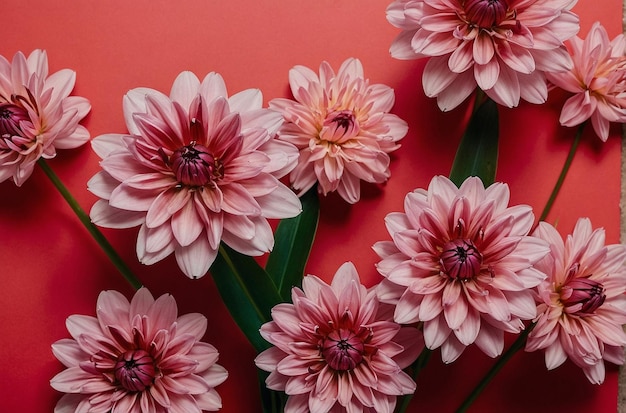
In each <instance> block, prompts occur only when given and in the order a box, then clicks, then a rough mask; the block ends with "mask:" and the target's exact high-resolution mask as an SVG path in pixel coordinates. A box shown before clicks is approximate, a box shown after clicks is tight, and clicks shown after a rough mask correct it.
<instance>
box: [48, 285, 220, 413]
mask: <svg viewBox="0 0 626 413" xmlns="http://www.w3.org/2000/svg"><path fill="white" fill-rule="evenodd" d="M96 312H97V315H96V317H91V316H85V315H72V316H70V317H68V319H67V323H66V325H67V329H68V331H69V332H70V334H71V336H72V337H73V338H72V339H69V338H68V339H61V340H59V341H57V342H56V343H54V344H53V345H52V350H53V352H54V355H55V356H56V357H57V358H58V359H59V361H61V363H63V364H64V365H65V366H66V367H67V369H66V370H64V371H62V372H61V373H59V374H57V375H56V376H55V377H54V378H53V379H52V380H51V381H50V383H51V385H52V387H53V388H55V389H56V390H58V391H61V392H64V393H68V394H66V395H64V396H63V397H62V398H61V400H59V402H58V403H57V406H56V408H55V409H54V412H55V413H73V412H76V413H89V412H92V413H95V412H102V413H108V412H111V413H168V412H172V413H173V412H181V413H182V412H184V413H200V412H201V411H205V410H207V411H215V410H219V408H220V407H221V405H222V402H221V399H220V396H219V395H218V394H217V392H216V391H215V387H216V386H217V385H219V384H221V383H222V382H223V381H224V380H226V377H227V373H226V370H225V369H224V368H223V367H222V366H220V365H219V364H216V361H217V359H218V353H217V350H216V349H215V348H214V347H213V346H212V345H210V344H207V343H203V342H200V341H199V340H200V339H201V338H202V336H203V335H204V333H205V331H206V328H207V320H206V318H205V317H204V316H203V315H201V314H198V313H190V314H185V315H183V316H180V317H178V309H177V307H176V301H175V300H174V298H173V297H172V296H171V295H168V294H164V295H162V296H161V297H159V298H158V299H157V300H154V298H153V297H152V295H151V294H150V292H149V291H148V290H147V289H145V288H141V289H140V290H139V291H137V293H135V296H134V297H133V299H132V301H131V302H130V303H129V302H128V300H127V299H126V298H125V297H124V296H123V295H122V294H120V293H119V292H117V291H103V292H101V293H100V296H99V297H98V303H97V307H96Z"/></svg>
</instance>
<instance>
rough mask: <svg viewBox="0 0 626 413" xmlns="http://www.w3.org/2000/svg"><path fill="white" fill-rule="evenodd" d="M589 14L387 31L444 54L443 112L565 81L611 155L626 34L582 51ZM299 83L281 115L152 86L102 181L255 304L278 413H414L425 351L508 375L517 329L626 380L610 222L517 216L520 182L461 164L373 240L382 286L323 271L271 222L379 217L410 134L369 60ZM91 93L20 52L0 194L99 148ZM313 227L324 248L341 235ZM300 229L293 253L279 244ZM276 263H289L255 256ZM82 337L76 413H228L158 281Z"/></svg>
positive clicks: (4, 104) (402, 52) (460, 9)
mask: <svg viewBox="0 0 626 413" xmlns="http://www.w3.org/2000/svg"><path fill="white" fill-rule="evenodd" d="M572 6H573V1H571V0H465V1H461V0H395V1H393V2H392V4H391V5H389V7H388V9H387V17H388V20H389V21H390V22H391V23H392V24H393V25H394V26H396V27H398V28H400V29H401V30H402V32H401V33H400V34H399V35H398V37H397V38H396V39H395V41H394V42H393V44H392V46H391V54H392V56H393V57H396V58H399V59H413V58H421V57H426V58H428V62H427V63H426V66H425V69H424V73H423V87H424V90H425V92H426V95H428V96H429V97H436V98H437V103H438V105H439V107H440V108H441V109H442V110H451V109H453V108H455V107H457V106H458V105H460V104H461V103H462V102H463V101H464V100H465V99H466V98H468V97H469V96H470V94H472V93H473V92H474V91H476V92H477V93H476V100H475V102H476V106H475V107H476V110H475V111H474V112H473V114H472V116H474V115H475V114H476V113H477V112H479V113H480V111H481V110H483V108H484V107H485V103H484V102H485V101H486V102H487V103H493V102H495V103H497V104H500V105H504V106H507V107H514V106H517V105H518V104H519V101H520V99H523V100H526V101H528V102H531V103H536V104H539V103H543V102H545V100H546V98H547V94H548V90H549V89H550V87H552V86H554V87H560V88H562V89H564V90H565V91H567V92H570V93H573V94H574V95H573V96H572V97H569V99H568V100H567V101H566V102H565V105H564V107H563V110H562V113H561V117H560V122H561V124H562V125H563V126H579V125H580V127H581V128H582V125H584V123H586V122H587V121H589V122H590V123H591V124H592V126H593V128H594V131H595V133H596V134H597V135H598V136H599V137H600V138H601V139H602V140H603V141H606V140H607V138H608V135H609V125H610V123H611V122H620V123H626V100H625V99H626V98H625V96H626V56H625V52H626V38H625V37H624V36H623V35H620V36H617V37H616V38H615V39H613V40H609V37H608V35H607V32H606V31H605V29H604V28H603V27H602V26H601V25H600V24H599V23H598V24H595V25H593V27H592V28H591V31H590V32H589V35H588V37H587V38H586V39H581V38H579V37H575V35H576V34H577V32H578V27H579V26H578V17H577V16H576V15H575V14H574V13H573V12H572V11H571V10H570V9H571V8H572ZM568 47H569V49H568ZM289 85H290V87H291V92H292V95H293V96H292V97H293V99H288V98H275V99H271V100H270V102H269V105H268V106H269V107H263V95H262V93H261V92H260V91H259V90H256V89H248V90H244V91H241V92H239V93H236V94H234V95H229V94H228V93H227V89H226V85H225V82H224V80H223V78H222V77H221V76H220V75H219V74H217V73H209V74H208V75H206V77H204V79H202V80H200V79H199V78H198V77H197V76H196V75H195V74H193V73H191V72H188V71H185V72H182V73H181V74H180V75H179V76H178V77H177V78H176V79H175V81H174V83H173V85H172V88H171V91H170V93H169V95H166V94H164V93H162V92H160V91H157V90H154V89H151V88H146V87H141V88H136V89H132V90H131V91H129V92H128V93H127V94H126V95H125V96H124V99H123V113H124V117H125V122H126V127H127V129H128V131H127V133H123V134H117V133H110V134H104V135H100V136H98V137H96V138H94V139H93V140H92V141H91V144H92V148H93V150H94V151H95V153H96V154H97V155H98V156H99V157H100V158H101V162H100V166H101V169H102V170H101V171H99V172H98V173H97V174H96V175H95V176H93V177H92V178H91V179H90V180H89V182H88V190H89V191H91V192H92V193H93V194H95V195H96V196H97V197H98V198H99V199H98V200H97V201H96V203H95V204H94V205H93V207H92V209H91V211H90V218H91V220H92V221H93V223H94V224H95V225H98V226H102V227H107V228H132V227H139V231H138V236H137V243H136V253H137V257H138V259H139V261H140V262H141V263H143V264H147V265H151V264H155V263H157V262H159V261H161V260H163V259H165V258H166V257H168V256H170V255H171V254H174V257H175V259H176V262H177V264H178V266H179V268H180V270H181V271H182V272H183V273H184V274H185V275H186V276H187V277H190V278H194V279H195V278H199V277H202V276H204V275H205V274H207V273H209V272H210V273H211V275H212V276H213V277H214V278H215V280H216V283H215V285H216V286H217V288H218V289H221V288H226V289H228V288H231V289H233V290H236V291H230V292H229V293H230V294H231V295H227V296H228V297H231V298H233V300H232V302H227V303H226V304H227V306H230V308H231V309H232V308H235V307H236V308H237V310H238V311H234V312H233V313H236V314H234V315H233V317H234V318H236V321H238V322H239V320H242V319H243V322H241V323H240V326H242V330H244V333H245V334H246V335H247V336H248V338H250V336H251V335H256V336H258V341H255V340H250V341H251V343H252V345H253V346H255V350H258V353H259V354H258V356H257V357H256V359H255V364H256V367H258V368H259V369H261V370H263V371H265V372H267V373H268V374H267V379H266V380H265V386H266V389H269V390H273V391H278V392H282V393H284V394H285V395H286V396H287V397H286V402H285V403H284V406H282V405H281V406H279V407H277V408H284V411H285V412H315V413H318V412H319V413H327V412H342V411H347V412H368V413H374V412H388V413H391V412H393V411H394V410H395V409H396V406H397V404H398V403H397V401H398V398H399V397H400V396H404V395H410V394H412V393H414V392H415V391H416V388H417V386H416V383H415V380H414V377H411V376H410V375H409V374H408V372H416V371H419V368H420V367H421V365H420V360H421V356H420V355H424V354H426V355H427V354H429V353H428V352H429V351H431V350H436V349H439V350H440V353H441V358H442V360H443V362H445V363H452V362H454V361H455V360H457V359H458V358H459V357H460V356H461V355H462V353H463V352H464V351H465V349H466V348H467V347H468V346H471V345H474V344H475V345H476V346H477V347H478V348H479V349H480V350H482V351H483V352H484V353H485V354H487V355H488V356H490V357H494V358H495V357H498V356H500V355H501V354H502V352H503V350H504V345H505V335H506V334H520V333H522V332H524V333H525V334H522V335H520V339H521V340H524V341H523V344H524V345H525V350H526V351H539V350H543V351H545V363H546V367H547V368H548V369H553V368H555V367H557V366H559V365H561V364H562V363H564V362H565V361H566V360H567V359H568V358H569V359H570V360H571V361H572V362H573V363H574V364H576V365H577V366H579V367H580V368H581V369H582V370H583V372H584V374H585V375H586V377H587V378H588V380H589V381H590V382H592V383H596V384H600V383H602V382H603V381H604V378H605V364H604V362H605V361H608V362H611V363H614V364H623V363H624V354H623V349H624V346H626V333H625V332H624V330H623V329H622V325H624V324H626V295H625V294H624V293H626V266H625V263H626V246H624V245H606V244H605V235H604V230H603V229H601V228H597V229H594V228H593V227H592V224H591V221H590V220H589V219H587V218H580V219H579V220H578V222H577V224H576V226H575V228H574V229H573V232H572V234H570V235H567V236H566V238H565V239H564V238H563V237H562V236H561V234H560V232H559V231H557V229H556V228H555V227H554V226H552V225H551V224H549V223H547V222H543V221H542V220H543V218H540V219H539V221H541V222H536V220H535V214H534V212H533V209H532V208H531V206H529V205H523V204H521V205H509V201H510V198H511V197H510V190H509V187H508V185H507V184H506V183H503V182H496V183H493V184H488V183H487V182H493V180H494V178H495V172H494V173H493V175H494V176H485V175H486V173H484V172H483V171H482V170H478V169H476V168H475V169H470V170H463V171H461V173H460V175H462V179H459V176H458V175H459V170H458V169H457V166H453V172H451V174H450V178H448V177H444V176H435V177H433V178H432V180H431V181H430V183H429V185H428V186H427V188H419V187H418V188H417V189H415V190H413V191H411V192H409V193H408V194H406V196H405V198H404V211H402V212H391V213H389V214H388V215H387V216H386V218H385V224H386V229H387V231H388V233H389V236H390V239H387V240H381V241H378V242H376V243H375V244H374V245H373V250H374V252H375V253H376V254H377V256H378V258H379V259H380V260H379V262H378V263H377V264H376V266H375V268H372V270H373V273H374V274H375V275H379V276H380V277H379V282H378V283H375V285H372V286H369V288H368V287H366V286H365V285H364V284H362V283H361V279H360V277H359V274H358V273H357V270H356V267H355V266H354V265H353V264H352V263H351V262H346V263H344V264H343V265H341V266H340V267H339V269H338V270H337V272H336V274H335V275H334V277H333V278H332V281H330V283H327V282H325V281H324V280H323V277H318V276H315V275H306V276H303V274H300V273H299V272H298V271H300V270H302V271H301V272H302V273H304V268H305V264H306V259H307V257H306V256H304V258H302V251H304V250H306V247H307V245H304V243H305V242H304V241H302V238H304V237H303V236H302V233H301V232H299V231H301V230H302V227H298V225H304V224H303V223H302V222H299V221H297V220H296V222H295V223H294V221H293V220H291V221H289V222H290V224H289V225H291V226H290V227H288V228H287V229H285V228H284V227H282V228H281V226H280V225H281V224H282V222H281V223H280V224H278V229H277V227H275V226H272V222H271V220H283V219H288V218H293V217H297V216H298V215H299V214H301V213H303V210H304V209H305V208H311V206H310V204H307V202H305V198H304V196H305V195H311V194H313V195H314V196H315V197H317V196H318V194H321V195H324V196H325V195H327V194H329V193H331V192H336V193H337V194H338V195H339V197H341V198H342V199H343V200H344V201H346V202H347V203H349V204H354V203H356V202H358V201H359V200H360V195H361V185H362V184H370V185H371V184H382V183H384V182H386V181H387V179H389V177H390V176H391V173H390V168H389V166H390V162H391V157H390V155H389V154H390V153H392V152H393V151H395V150H397V149H398V148H399V147H400V144H399V141H400V140H402V139H403V138H404V137H405V135H406V134H407V131H408V124H407V122H405V121H404V120H402V119H400V118H399V117H398V116H397V115H395V114H392V113H390V110H391V109H392V107H393V105H394V101H395V96H394V91H393V90H392V89H391V88H390V87H388V86H386V85H383V84H375V83H371V82H370V81H369V79H366V78H365V76H364V70H363V67H362V64H361V62H360V61H359V60H358V59H356V58H349V59H347V60H345V61H344V62H343V63H342V65H341V66H340V68H339V70H337V71H335V70H333V68H332V67H331V65H330V64H329V63H328V62H322V63H321V65H320V67H319V72H318V73H316V72H315V71H313V70H311V69H309V68H307V67H304V66H295V67H294V68H292V69H291V71H290V72H289ZM73 86H74V73H73V72H72V71H69V70H67V69H66V70H62V71H60V72H57V73H55V74H53V75H51V76H48V63H47V57H46V54H45V52H43V51H40V50H37V51H35V52H33V53H32V54H31V55H30V56H29V57H28V58H26V57H25V56H24V55H23V54H22V53H17V54H16V55H15V57H14V58H13V62H12V63H9V62H8V61H7V60H6V59H4V58H2V57H0V135H1V136H0V182H1V181H4V180H8V179H12V180H13V182H14V183H15V184H16V185H18V186H20V185H22V184H23V183H24V181H25V180H26V179H27V178H28V177H29V176H30V175H31V173H32V171H33V168H34V165H35V163H36V162H38V160H39V159H40V158H50V157H53V156H54V155H55V150H56V148H73V147H77V146H79V145H81V144H83V143H85V142H86V141H88V139H89V134H88V132H87V130H86V129H85V128H84V127H83V126H82V125H79V122H80V121H81V120H82V119H83V118H84V117H85V116H86V114H87V113H88V111H89V110H90V106H89V103H88V101H87V100H86V99H84V98H80V97H75V96H69V94H70V92H71V90H72V89H73ZM494 106H495V105H494ZM472 120H473V119H472ZM468 130H469V128H468ZM581 130H582V129H581ZM479 135H480V134H479ZM466 136H470V137H472V134H471V133H467V135H466ZM464 139H465V137H464ZM575 142H577V141H575ZM470 146H471V145H470ZM575 147H576V145H574V148H575ZM461 152H462V151H459V154H458V155H457V156H460V157H471V156H477V155H476V154H471V155H468V154H466V153H461ZM482 156H484V157H487V156H488V155H482ZM496 158H497V156H496ZM476 159H477V160H478V161H484V162H493V163H495V162H496V160H494V159H486V158H480V157H479V156H477V158H476ZM455 165H456V163H455ZM566 165H567V163H566ZM565 172H567V171H566V170H565ZM481 174H482V175H481ZM455 175H456V176H455ZM287 181H288V182H289V185H288V184H286V183H285V182H287ZM457 182H458V184H457ZM290 186H291V187H290ZM558 188H559V187H558V186H557V192H558ZM316 199H317V198H316ZM549 206H550V205H549ZM318 207H319V206H318ZM306 212H308V213H309V215H310V216H316V213H317V212H319V211H318V210H313V213H311V211H306ZM303 215H304V214H303ZM315 219H317V218H315ZM85 220H87V221H88V219H87V218H86V219H83V221H85ZM307 220H309V221H311V222H312V224H311V222H309V224H310V226H309V227H307V228H308V229H310V230H311V231H315V227H316V224H317V221H315V220H313V219H310V218H303V219H302V221H307ZM533 227H535V230H533ZM311 228H312V229H311ZM279 230H280V232H279ZM289 231H291V232H289ZM279 233H280V234H281V235H282V236H283V237H284V239H275V234H279ZM309 235H310V234H309ZM285 239H286V243H288V244H289V245H288V246H287V247H285V246H284V245H283V244H281V242H280V241H285ZM299 242H302V244H299ZM311 242H312V241H311ZM278 244H281V246H280V247H279V248H277V249H280V252H277V253H275V252H274V251H273V249H274V247H275V245H278ZM308 246H310V245H308ZM285 250H286V251H287V252H285ZM264 254H269V258H268V260H267V264H266V267H265V268H261V266H260V264H259V263H258V262H257V260H255V259H253V258H250V257H258V256H261V255H264ZM272 254H275V255H272ZM224 262H226V264H225V265H224ZM376 271H377V272H378V274H376ZM289 272H293V273H294V274H295V276H296V277H299V278H298V279H297V282H294V283H291V282H290V281H292V280H294V279H295V278H293V274H286V273H289ZM228 277H231V279H228ZM255 277H256V278H255ZM250 279H252V281H250ZM224 281H226V282H224ZM300 282H301V286H300ZM293 284H295V285H293ZM285 285H286V287H285ZM224 286H226V287H224ZM292 286H293V287H292ZM256 288H258V290H259V291H260V293H258V292H257V291H254V290H255V289H256ZM238 289H240V290H238ZM285 290H289V291H288V293H285ZM220 292H224V290H222V291H220ZM289 292H290V295H289ZM289 300H291V302H289ZM239 307H240V308H239ZM248 310H249V312H248V313H246V311H248ZM241 314H243V316H242V315H241ZM237 317H240V318H239V319H237ZM66 325H67V329H68V331H69V334H70V335H71V337H72V338H66V339H61V340H59V341H57V342H56V343H54V344H53V346H52V349H53V353H54V355H55V356H56V358H57V359H58V360H59V361H60V362H61V363H62V364H63V365H64V366H65V367H66V369H65V370H64V371H62V372H60V373H58V374H57V375H56V376H55V377H54V378H53V379H52V380H51V385H52V387H53V388H54V389H56V390H58V391H60V392H64V393H67V394H65V395H64V396H62V398H61V399H60V401H59V402H58V404H57V406H56V409H55V412H56V413H70V412H76V413H78V412H112V413H115V412H131V413H165V412H190V413H201V412H202V411H214V410H218V409H220V408H221V404H222V403H221V398H220V396H219V395H218V393H217V391H216V390H215V387H216V386H218V385H219V384H221V383H222V382H224V381H225V380H226V378H227V372H226V370H225V369H224V368H223V367H222V366H220V365H219V364H217V360H218V352H217V349H216V348H215V347H213V346H212V345H210V344H208V343H205V342H203V341H201V340H202V339H203V337H204V335H205V332H206V330H207V319H206V318H205V317H204V316H202V315H201V314H197V313H192V314H186V315H183V316H178V308H177V304H176V302H175V300H174V298H173V297H172V296H170V295H167V294H166V295H163V296H161V297H159V298H157V299H156V300H155V299H154V297H153V296H152V295H151V293H150V292H149V291H148V289H147V288H145V287H141V288H138V291H136V293H135V295H134V296H133V298H132V299H131V300H130V301H129V300H128V299H127V298H125V297H124V296H123V295H122V294H121V293H119V292H116V291H103V292H102V293H101V294H100V296H99V297H98V300H97V309H96V316H95V317H94V316H83V315H73V316H70V317H69V318H68V319H67V323H66ZM256 336H255V337H256ZM263 340H265V342H262V344H259V341H263Z"/></svg>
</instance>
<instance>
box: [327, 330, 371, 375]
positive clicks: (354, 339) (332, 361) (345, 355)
mask: <svg viewBox="0 0 626 413" xmlns="http://www.w3.org/2000/svg"><path fill="white" fill-rule="evenodd" d="M364 349H365V346H364V344H363V338H362V337H360V336H359V335H357V334H355V333H354V332H353V331H351V330H346V329H339V330H333V331H331V332H330V333H329V334H328V335H327V336H326V338H324V341H323V342H322V356H323V357H324V360H326V363H328V365H329V366H330V368H332V369H333V370H337V371H347V370H352V369H353V368H355V367H356V366H357V365H358V364H359V363H360V362H361V360H363V354H364Z"/></svg>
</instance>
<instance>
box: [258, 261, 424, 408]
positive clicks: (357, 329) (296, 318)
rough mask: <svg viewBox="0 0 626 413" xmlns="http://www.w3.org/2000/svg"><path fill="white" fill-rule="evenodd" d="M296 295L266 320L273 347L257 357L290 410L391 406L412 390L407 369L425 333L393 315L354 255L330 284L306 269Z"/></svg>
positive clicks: (265, 332) (265, 333) (266, 332)
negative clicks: (357, 265)
mask: <svg viewBox="0 0 626 413" xmlns="http://www.w3.org/2000/svg"><path fill="white" fill-rule="evenodd" d="M292 299H293V304H287V303H283V304H279V305H277V306H276V307H274V309H273V310H272V318H273V321H270V322H269V323H266V324H264V325H263V326H262V327H261V335H262V336H263V337H264V338H265V339H266V340H267V341H269V342H270V343H272V344H273V345H274V346H275V347H271V348H269V349H268V350H265V351H264V352H262V353H261V354H259V356H258V357H257V358H256V360H255V362H256V365H257V366H258V367H259V368H260V369H262V370H265V371H269V372H271V373H270V375H269V377H268V378H267V380H266V385H267V387H268V388H269V389H273V390H281V391H285V392H286V393H287V394H288V395H289V399H288V401H287V405H286V407H285V412H287V413H290V412H291V413H293V412H308V411H311V412H315V413H326V412H340V411H349V412H352V411H355V412H356V411H358V412H369V413H375V412H376V413H378V412H387V413H391V412H393V410H394V407H395V405H396V396H398V395H402V394H410V393H413V392H414V391H415V383H414V382H413V380H412V379H411V378H410V377H409V376H408V375H407V374H406V373H404V372H403V371H402V369H403V368H405V367H407V366H408V365H409V364H411V363H412V362H413V361H415V359H416V358H417V356H418V355H419V353H420V352H421V351H422V349H423V339H422V336H421V333H420V332H419V330H418V329H416V328H415V327H402V326H400V325H399V324H397V323H395V322H393V307H392V306H390V305H387V304H383V303H380V302H379V301H378V299H377V298H376V293H375V292H374V291H373V290H371V289H370V290H367V289H366V288H365V287H364V286H363V285H361V282H360V280H359V276H358V274H357V272H356V269H355V268H354V265H352V263H345V264H343V265H342V266H341V267H340V268H339V270H337V273H336V274H335V276H334V278H333V281H332V283H331V284H330V285H328V284H326V283H325V282H324V281H322V280H321V279H319V278H318V277H316V276H313V275H309V276H306V277H304V280H303V282H302V290H301V289H299V288H294V289H293V290H292Z"/></svg>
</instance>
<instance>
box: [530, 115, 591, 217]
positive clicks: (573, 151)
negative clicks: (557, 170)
mask: <svg viewBox="0 0 626 413" xmlns="http://www.w3.org/2000/svg"><path fill="white" fill-rule="evenodd" d="M586 123H587V122H583V123H581V124H580V126H579V127H578V130H577V131H576V136H574V140H573V141H572V147H571V148H570V150H569V154H567V159H565V164H563V169H562V170H561V174H560V175H559V178H558V179H557V181H556V184H555V185H554V189H553V190H552V193H551V194H550V198H548V202H547V203H546V206H545V207H544V209H543V212H542V213H541V216H540V217H539V221H545V220H546V217H547V216H548V214H549V213H550V210H551V209H552V205H553V204H554V200H555V199H556V197H557V195H558V194H559V191H560V190H561V187H562V186H563V181H565V177H566V176H567V172H568V171H569V168H570V166H571V165H572V161H573V160H574V155H575V154H576V149H577V148H578V144H579V143H580V138H581V137H582V135H583V130H584V129H585V125H586Z"/></svg>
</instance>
